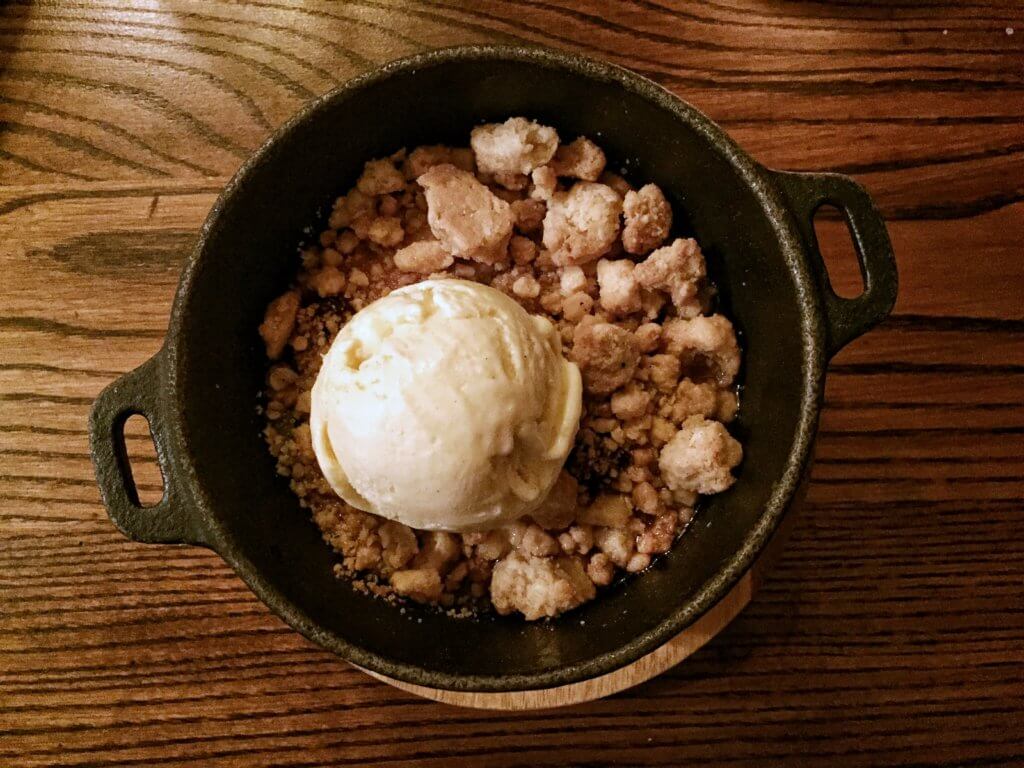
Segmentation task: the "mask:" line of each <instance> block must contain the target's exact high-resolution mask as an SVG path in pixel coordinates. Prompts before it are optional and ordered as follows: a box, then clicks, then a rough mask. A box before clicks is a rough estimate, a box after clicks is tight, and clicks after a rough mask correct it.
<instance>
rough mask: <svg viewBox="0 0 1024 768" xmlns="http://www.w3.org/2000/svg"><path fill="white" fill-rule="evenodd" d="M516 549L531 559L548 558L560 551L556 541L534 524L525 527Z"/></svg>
mask: <svg viewBox="0 0 1024 768" xmlns="http://www.w3.org/2000/svg"><path fill="white" fill-rule="evenodd" d="M516 549H518V550H519V551H520V552H522V553H524V554H527V555H530V556H531V557H550V556H552V555H557V554H558V553H559V551H560V548H559V546H558V541H557V540H556V539H555V538H554V537H553V536H550V535H548V534H547V533H545V532H544V529H543V528H541V527H540V526H539V525H537V524H536V523H533V524H532V525H528V526H527V527H526V530H525V531H524V532H523V535H522V537H521V538H520V539H519V543H518V546H517V547H516Z"/></svg>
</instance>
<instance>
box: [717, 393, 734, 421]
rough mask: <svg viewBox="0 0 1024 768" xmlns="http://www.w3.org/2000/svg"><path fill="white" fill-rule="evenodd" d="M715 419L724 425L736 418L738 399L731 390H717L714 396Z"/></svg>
mask: <svg viewBox="0 0 1024 768" xmlns="http://www.w3.org/2000/svg"><path fill="white" fill-rule="evenodd" d="M715 400H716V404H715V418H716V419H717V420H718V421H721V422H723V423H725V424H728V423H729V422H730V421H732V420H733V419H735V418H736V412H737V411H738V410H739V409H740V399H739V396H738V395H737V394H736V391H735V390H733V389H719V390H718V392H717V394H716V396H715Z"/></svg>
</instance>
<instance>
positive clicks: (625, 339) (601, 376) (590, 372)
mask: <svg viewBox="0 0 1024 768" xmlns="http://www.w3.org/2000/svg"><path fill="white" fill-rule="evenodd" d="M570 359H572V360H573V361H574V362H576V363H577V364H578V365H579V366H580V371H581V373H582V374H583V384H584V386H585V387H586V389H587V391H588V392H591V393H593V394H595V395H607V394H610V393H612V392H614V391H615V390H616V389H618V388H619V387H621V386H622V385H623V384H625V383H626V382H628V381H629V380H630V379H632V378H633V374H634V372H635V371H636V366H637V363H638V362H639V359H640V350H639V348H638V347H637V344H636V339H635V338H633V334H631V333H630V332H629V331H627V330H624V329H622V328H620V327H619V326H617V325H612V324H611V323H602V322H596V323H590V324H588V325H579V326H577V328H576V330H575V332H574V333H573V346H572V351H571V353H570Z"/></svg>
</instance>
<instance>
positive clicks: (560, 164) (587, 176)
mask: <svg viewBox="0 0 1024 768" xmlns="http://www.w3.org/2000/svg"><path fill="white" fill-rule="evenodd" d="M604 164H605V158H604V152H603V151H602V150H601V148H600V147H599V146H597V144H595V143H594V142H592V141H591V140H590V139H588V138H587V137H586V136H580V137H579V138H578V139H576V141H574V142H572V143H571V144H563V145H562V146H561V147H559V148H558V150H557V151H556V152H555V159H554V160H552V161H551V167H552V168H553V169H554V170H555V173H557V174H558V175H559V176H572V177H574V178H577V179H583V180H584V181H597V180H598V178H600V176H601V173H602V172H603V171H604Z"/></svg>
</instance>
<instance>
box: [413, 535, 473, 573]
mask: <svg viewBox="0 0 1024 768" xmlns="http://www.w3.org/2000/svg"><path fill="white" fill-rule="evenodd" d="M424 539H425V540H424V542H423V545H422V546H421V547H420V551H419V553H418V554H417V555H416V558H415V560H413V566H414V567H415V568H430V569H432V570H436V571H437V572H438V573H446V572H447V571H448V570H449V568H450V567H451V565H452V564H453V563H454V562H455V561H456V560H457V559H458V558H459V556H460V555H461V554H462V547H461V546H460V545H459V540H458V538H457V537H456V536H455V534H453V533H448V532H447V531H428V532H427V533H426V535H425V536H424Z"/></svg>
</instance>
